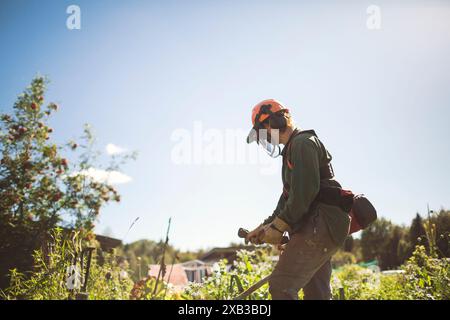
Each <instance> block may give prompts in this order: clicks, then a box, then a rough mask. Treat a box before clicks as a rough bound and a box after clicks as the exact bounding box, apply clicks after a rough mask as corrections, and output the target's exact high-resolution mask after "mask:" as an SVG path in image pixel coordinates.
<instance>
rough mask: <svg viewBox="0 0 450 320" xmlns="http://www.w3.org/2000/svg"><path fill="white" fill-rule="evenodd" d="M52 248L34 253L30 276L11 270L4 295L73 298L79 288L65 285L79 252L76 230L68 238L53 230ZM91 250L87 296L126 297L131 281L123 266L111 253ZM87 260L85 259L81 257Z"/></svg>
mask: <svg viewBox="0 0 450 320" xmlns="http://www.w3.org/2000/svg"><path fill="white" fill-rule="evenodd" d="M50 247H51V248H52V249H51V250H50V251H49V252H48V253H45V252H44V251H43V250H42V249H41V250H37V251H35V252H34V254H33V258H34V263H35V267H34V270H33V272H32V274H31V276H30V277H29V278H27V276H26V275H25V274H23V273H20V272H18V271H17V270H14V269H13V270H11V274H10V276H11V286H10V287H9V288H8V289H6V290H5V291H2V292H0V297H2V298H3V299H30V300H64V299H73V298H74V297H75V294H76V293H78V292H79V291H80V290H79V289H76V290H72V291H69V290H68V288H67V286H66V278H67V275H68V274H67V270H68V268H69V267H70V265H71V264H72V263H73V262H72V261H73V259H74V257H75V256H76V255H77V256H79V252H80V248H81V240H79V236H78V234H77V233H75V234H74V235H73V237H72V238H71V239H68V238H65V237H64V236H63V232H62V229H60V228H56V229H54V230H53V231H52V242H51V246H50ZM99 258H100V256H98V255H96V254H95V253H94V254H93V257H92V261H91V269H90V276H89V281H88V283H87V291H88V292H89V299H94V300H100V299H128V298H129V293H130V291H131V288H132V285H133V283H132V281H131V280H130V279H129V278H128V277H127V273H126V270H125V269H124V268H123V266H119V264H118V263H117V259H116V257H115V256H114V255H113V254H109V253H103V257H102V260H103V263H102V264H100V263H99V260H100V259H99ZM84 263H86V261H84Z"/></svg>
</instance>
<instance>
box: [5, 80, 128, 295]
mask: <svg viewBox="0 0 450 320" xmlns="http://www.w3.org/2000/svg"><path fill="white" fill-rule="evenodd" d="M47 84H48V81H47V80H46V79H45V78H43V77H36V78H35V79H33V81H32V82H31V86H30V87H29V88H27V89H26V90H25V91H24V92H23V93H22V94H20V95H19V97H18V99H17V101H16V102H15V103H14V106H13V111H12V114H2V115H1V116H0V154H1V161H0V261H1V262H2V263H0V276H1V278H2V279H0V287H2V286H3V285H4V284H5V283H4V282H3V281H4V275H5V273H7V272H8V270H9V268H10V267H12V266H19V268H20V266H21V265H28V263H30V260H31V258H32V257H31V253H32V252H33V251H34V250H35V249H36V247H37V246H38V245H39V244H40V243H41V242H42V241H43V239H45V238H46V237H47V236H48V232H49V230H51V229H52V228H54V227H55V226H57V225H62V226H64V227H67V228H76V229H78V230H80V232H81V233H82V234H83V235H84V236H85V237H86V238H88V239H91V238H92V237H93V233H92V230H93V228H94V222H95V220H96V218H97V216H98V215H99V213H100V208H101V207H102V206H104V205H105V204H107V203H108V202H111V201H116V202H118V201H120V195H119V194H118V193H117V191H116V190H115V188H114V187H113V186H112V185H110V184H109V183H108V182H107V181H99V180H98V179H94V178H93V177H92V175H89V174H88V173H89V172H90V171H89V170H92V169H93V168H94V162H95V160H96V156H97V154H98V153H97V152H96V151H95V150H94V142H95V139H94V137H93V135H92V133H91V130H90V128H89V126H86V127H85V130H84V135H83V136H82V137H81V140H82V141H81V143H77V142H75V141H69V142H68V143H66V144H64V145H62V146H58V145H57V144H55V143H53V142H52V140H51V136H52V134H53V129H52V128H51V127H50V126H49V124H48V122H49V118H50V116H51V115H52V114H53V113H54V112H56V111H57V110H58V106H57V105H56V104H55V103H48V104H46V103H45V98H44V94H45V90H46V85H47ZM63 152H71V153H72V158H73V159H74V161H72V162H70V161H69V160H68V158H67V157H64V156H62V153H63ZM77 156H78V158H77ZM134 156H135V154H132V155H128V154H127V155H125V156H124V157H123V158H121V159H118V160H116V159H114V160H113V162H112V163H111V164H110V165H109V167H108V168H106V171H108V170H110V171H111V168H115V169H117V166H118V164H117V161H121V163H123V161H124V160H126V159H128V158H129V157H134ZM95 167H96V168H99V166H98V165H95ZM63 217H64V219H63ZM21 253H22V254H21ZM6 257H8V258H6ZM24 260H25V261H24ZM31 261H32V260H31ZM2 280H3V281H2Z"/></svg>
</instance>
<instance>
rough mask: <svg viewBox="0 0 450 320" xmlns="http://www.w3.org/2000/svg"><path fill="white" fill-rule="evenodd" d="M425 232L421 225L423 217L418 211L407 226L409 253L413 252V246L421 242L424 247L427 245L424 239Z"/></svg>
mask: <svg viewBox="0 0 450 320" xmlns="http://www.w3.org/2000/svg"><path fill="white" fill-rule="evenodd" d="M425 236H426V232H425V227H424V225H423V219H422V217H421V216H420V214H419V213H417V214H416V217H415V218H414V219H413V220H412V222H411V226H410V228H409V243H410V246H411V247H410V255H411V254H412V253H413V251H414V248H415V247H416V246H417V245H419V244H421V245H424V246H425V247H428V243H427V241H426V239H425Z"/></svg>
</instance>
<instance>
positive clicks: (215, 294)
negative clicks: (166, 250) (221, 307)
mask: <svg viewBox="0 0 450 320" xmlns="http://www.w3.org/2000/svg"><path fill="white" fill-rule="evenodd" d="M227 263H228V262H227V260H226V259H223V260H221V261H220V262H219V263H218V264H217V268H216V269H215V270H214V271H213V274H212V275H211V276H210V277H208V278H207V279H206V281H205V282H204V283H201V284H198V283H191V284H190V285H189V286H188V287H187V288H186V290H184V292H183V293H182V297H183V298H184V299H208V300H222V299H231V298H233V297H235V296H237V295H238V294H239V293H240V291H242V290H245V289H247V288H248V287H250V286H251V285H253V284H254V283H256V282H257V281H259V280H261V279H262V278H264V277H265V276H267V275H269V274H270V273H271V272H272V268H273V262H272V261H271V259H270V252H269V250H268V249H267V248H261V249H257V250H255V251H246V250H241V251H239V252H238V254H237V259H236V261H235V262H234V263H233V265H232V267H231V269H230V270H227V269H228V267H227ZM269 296H270V294H269V290H268V285H267V284H265V285H263V286H262V287H261V288H260V289H259V290H257V291H256V292H254V293H252V294H251V295H250V296H249V299H251V300H267V299H269Z"/></svg>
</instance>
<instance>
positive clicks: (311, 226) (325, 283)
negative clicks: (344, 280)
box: [269, 208, 341, 300]
mask: <svg viewBox="0 0 450 320" xmlns="http://www.w3.org/2000/svg"><path fill="white" fill-rule="evenodd" d="M340 245H341V244H336V243H335V242H334V241H333V239H332V238H331V236H330V233H329V229H328V225H327V223H326V221H325V219H324V216H323V212H322V210H320V208H319V209H318V210H315V212H314V214H313V215H312V216H311V217H309V218H308V219H307V220H306V224H305V225H304V227H303V228H302V229H301V230H300V231H298V232H296V233H294V234H292V235H291V237H290V241H289V242H288V243H287V244H286V247H285V249H284V251H283V253H282V254H281V255H280V259H279V261H278V263H277V265H276V266H275V269H274V271H273V273H272V276H271V278H270V280H269V291H270V294H271V295H272V299H274V300H297V299H298V292H299V290H300V289H303V293H304V299H305V300H307V299H308V300H329V299H331V287H330V278H331V257H332V256H333V254H335V253H336V251H337V250H338V249H339V247H340Z"/></svg>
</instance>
